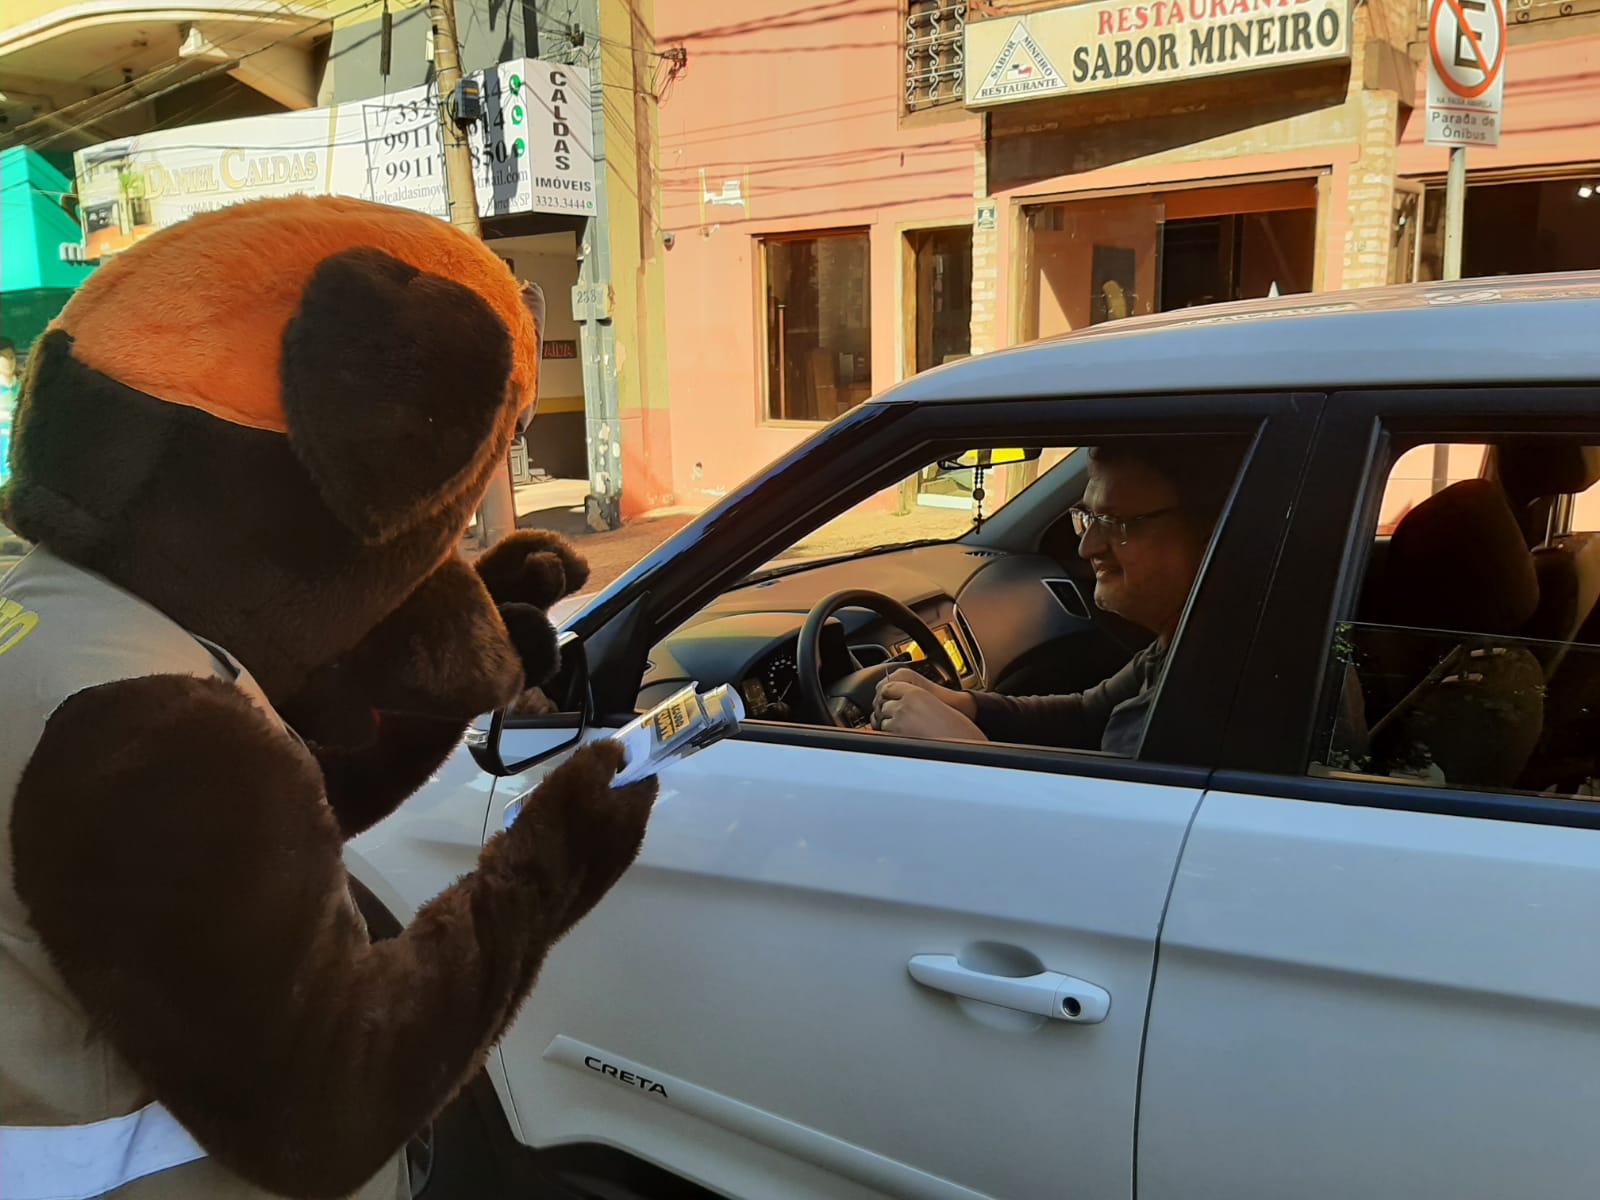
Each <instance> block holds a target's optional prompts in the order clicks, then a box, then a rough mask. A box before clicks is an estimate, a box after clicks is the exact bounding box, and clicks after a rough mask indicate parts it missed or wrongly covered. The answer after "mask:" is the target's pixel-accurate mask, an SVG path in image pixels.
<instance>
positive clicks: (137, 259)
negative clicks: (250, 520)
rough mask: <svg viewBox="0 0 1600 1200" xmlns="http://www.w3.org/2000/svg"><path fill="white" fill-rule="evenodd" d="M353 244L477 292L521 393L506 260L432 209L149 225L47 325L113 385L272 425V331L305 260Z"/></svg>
mask: <svg viewBox="0 0 1600 1200" xmlns="http://www.w3.org/2000/svg"><path fill="white" fill-rule="evenodd" d="M355 247H373V248H375V249H378V250H381V251H383V252H384V253H386V254H388V255H390V256H392V257H394V258H397V259H399V260H400V261H402V262H404V263H408V264H409V265H411V266H413V267H415V268H417V269H418V270H419V271H423V272H425V273H428V274H432V275H437V276H442V277H443V278H445V279H448V280H453V281H454V282H456V283H458V284H461V285H462V286H464V287H466V288H468V289H469V290H471V291H472V292H474V293H476V294H477V295H478V296H479V297H481V298H482V299H483V301H484V302H485V303H486V304H487V305H488V306H489V307H490V309H492V310H493V311H494V313H495V314H496V315H497V316H499V318H500V319H501V320H502V321H504V322H505V325H506V329H507V331H508V332H509V333H510V335H511V342H512V354H513V360H512V387H513V389H514V390H515V392H516V393H517V395H519V396H520V397H525V399H524V400H523V403H528V402H531V401H532V399H533V392H534V384H535V376H536V373H537V370H538V365H537V355H538V334H537V332H536V331H535V329H534V318H533V315H532V314H531V313H530V312H529V310H528V307H527V305H526V304H525V303H524V302H523V299H522V295H521V292H520V289H519V288H518V285H517V282H516V280H515V279H514V278H513V277H512V275H511V272H510V271H509V270H508V269H507V267H506V265H505V263H504V262H502V261H501V260H500V258H499V257H498V256H497V255H496V254H495V253H494V251H492V250H490V249H489V247H488V246H486V245H484V244H483V243H482V242H481V241H479V240H478V239H477V238H474V237H472V236H470V235H469V234H467V233H465V232H463V231H462V230H459V229H457V228H455V227H454V226H452V225H450V224H448V223H446V222H444V221H441V220H439V219H438V218H436V217H430V216H426V215H424V214H422V213H417V212H412V211H410V210H408V209H403V208H391V207H389V206H387V205H381V204H373V203H371V202H370V201H366V200H356V199H352V198H350V197H345V196H284V197H279V198H275V199H269V200H255V201H249V202H246V203H243V204H235V205H230V206H229V207H227V208H223V209H219V210H217V211H215V212H208V213H202V214H201V215H199V216H196V217H191V218H189V219H188V220H187V221H184V222H182V223H181V224H178V225H174V226H172V227H171V228H169V229H163V230H161V231H159V232H157V233H154V234H152V235H150V236H149V237H147V238H144V239H143V240H141V241H140V242H138V243H137V244H136V245H135V246H134V247H133V248H132V249H130V250H127V251H125V252H123V253H121V254H119V255H117V256H116V257H115V258H113V259H111V260H110V261H109V262H107V263H106V264H105V265H104V266H102V267H101V268H100V269H99V270H97V271H96V272H95V273H94V274H92V275H90V276H89V277H88V278H87V279H86V280H84V282H83V283H82V284H81V285H80V286H79V287H78V290H77V291H76V292H75V293H74V294H73V297H72V299H71V300H69V301H68V302H67V306H66V308H65V309H63V310H62V313H61V315H60V316H59V317H57V318H56V319H55V321H54V322H52V325H51V327H52V328H60V329H64V330H65V331H66V332H67V333H69V334H71V335H72V339H73V347H72V354H73V357H74V358H76V359H77V360H78V361H79V362H81V363H83V364H84V365H85V366H87V367H90V368H91V369H93V370H96V371H98V372H100V373H101V374H102V375H106V376H109V377H110V378H112V379H114V380H116V381H117V382H118V383H121V384H124V385H126V386H128V387H131V388H133V389H135V390H136V391H140V392H144V393H146V394H147V395H151V396H154V397H156V398H157V399H160V400H166V401H170V402H171V403H173V404H183V405H188V406H189V407H192V408H198V409H201V410H203V411H205V412H208V413H210V414H211V415H213V416H216V417H220V418H222V419H223V420H226V421H232V422H234V423H235V424H239V425H248V426H251V427H253V428H256V429H270V430H275V431H279V432H282V431H284V430H285V429H286V427H287V422H286V419H285V416H284V410H283V397H282V394H281V389H280V386H279V385H280V379H279V365H280V358H281V353H282V348H283V336H284V330H285V329H286V328H287V327H288V325H289V322H290V320H291V318H293V317H294V315H295V313H296V312H297V311H298V310H299V308H300V302H301V298H302V296H303V295H304V293H305V290H306V285H307V283H308V282H309V280H310V279H311V275H312V272H313V271H315V270H316V268H317V265H318V264H319V263H321V262H323V261H324V260H325V259H327V258H328V257H329V256H330V255H334V254H337V253H339V252H340V251H345V250H350V249H352V248H355ZM377 319H381V318H377Z"/></svg>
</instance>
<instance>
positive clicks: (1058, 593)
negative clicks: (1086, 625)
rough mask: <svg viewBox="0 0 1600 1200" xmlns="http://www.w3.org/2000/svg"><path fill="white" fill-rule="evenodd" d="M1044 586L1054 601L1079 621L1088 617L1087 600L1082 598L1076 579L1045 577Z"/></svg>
mask: <svg viewBox="0 0 1600 1200" xmlns="http://www.w3.org/2000/svg"><path fill="white" fill-rule="evenodd" d="M1044 586H1045V587H1046V588H1048V589H1049V591H1050V594H1051V595H1052V596H1054V597H1055V598H1056V603H1057V604H1059V605H1061V607H1062V608H1064V609H1066V610H1067V613H1068V615H1070V616H1073V617H1076V618H1077V619H1078V620H1080V621H1087V620H1088V619H1089V602H1088V601H1087V600H1085V599H1084V598H1083V593H1082V592H1081V591H1080V590H1079V589H1078V585H1077V583H1076V581H1074V580H1071V579H1046V580H1044Z"/></svg>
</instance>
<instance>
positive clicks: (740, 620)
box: [641, 435, 1249, 757]
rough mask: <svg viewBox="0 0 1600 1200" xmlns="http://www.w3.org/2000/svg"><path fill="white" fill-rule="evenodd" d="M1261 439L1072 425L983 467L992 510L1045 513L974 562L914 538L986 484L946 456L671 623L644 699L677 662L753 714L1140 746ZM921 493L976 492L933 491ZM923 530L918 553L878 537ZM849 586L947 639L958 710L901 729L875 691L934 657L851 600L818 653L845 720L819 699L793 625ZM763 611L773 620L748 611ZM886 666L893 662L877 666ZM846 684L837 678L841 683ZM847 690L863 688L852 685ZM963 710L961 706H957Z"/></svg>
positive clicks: (912, 733) (965, 736) (948, 733)
mask: <svg viewBox="0 0 1600 1200" xmlns="http://www.w3.org/2000/svg"><path fill="white" fill-rule="evenodd" d="M1248 444H1249V443H1248V439H1247V438H1245V437H1243V436H1227V437H1224V436H1215V435H1194V436H1183V435H1177V436H1162V437H1151V436H1144V437H1128V436H1124V437H1120V438H1107V439H1097V440H1095V441H1092V442H1087V443H1085V442H1084V441H1083V439H1074V445H1060V446H1055V447H1052V448H1049V449H1047V450H1045V451H1044V453H1043V454H1042V455H1041V456H1039V457H1037V458H1034V459H1032V460H1031V461H1028V462H1026V463H1015V464H1011V465H1009V466H1007V467H1004V468H1000V469H997V470H993V471H989V472H986V476H985V478H984V480H983V485H982V486H983V488H984V491H985V497H984V509H985V512H991V511H994V509H993V508H991V505H995V506H1003V505H1005V504H1008V503H1009V504H1017V503H1019V500H1018V497H1019V496H1021V495H1028V496H1032V497H1034V499H1032V500H1030V501H1028V504H1029V505H1030V506H1037V509H1038V511H1037V512H1034V511H1031V509H1029V510H1026V511H1027V516H1028V518H1029V522H1030V527H1031V528H1032V529H1033V530H1034V533H1033V534H1032V535H1030V536H1034V537H1037V539H1038V541H1037V543H1029V544H1026V545H1018V546H1014V547H1007V548H1000V547H987V546H986V547H983V548H981V549H979V550H978V551H977V555H976V556H975V557H976V558H977V560H978V561H974V557H973V556H949V555H944V554H938V555H933V554H929V553H928V550H929V548H928V547H923V546H920V545H918V544H917V543H920V542H921V541H923V540H924V539H928V538H934V539H941V540H942V539H946V538H954V537H958V536H959V535H960V534H961V533H963V532H965V530H967V529H968V528H970V526H971V523H972V519H973V516H974V510H975V506H976V500H975V497H973V496H972V491H973V490H975V487H976V480H975V479H973V478H965V479H964V478H961V475H962V472H963V471H966V470H968V469H967V468H963V469H962V471H957V470H951V469H949V468H948V467H947V466H946V467H941V466H939V465H938V464H937V463H930V464H929V465H928V467H927V468H925V469H923V470H921V471H919V472H917V473H916V474H914V475H912V476H911V477H909V478H908V479H907V480H906V481H903V482H902V484H900V485H897V486H896V487H893V488H890V489H887V490H880V491H879V492H878V493H877V494H876V495H875V496H874V497H873V498H872V499H871V500H870V501H868V502H866V503H861V504H857V505H855V506H854V507H853V508H851V509H850V510H849V511H848V512H846V513H845V514H844V515H843V516H841V517H836V518H834V519H832V520H829V521H827V522H824V523H819V525H818V526H817V527H816V528H815V529H813V530H811V531H808V532H806V533H803V534H801V535H800V536H798V537H796V539H795V540H794V542H793V544H792V545H790V546H788V547H786V548H784V549H783V550H781V551H779V552H778V553H776V554H775V555H774V556H773V557H772V559H771V560H770V563H771V564H772V565H775V566H776V567H778V568H781V571H780V578H778V579H776V580H773V579H771V577H770V576H768V578H767V579H763V580H762V583H763V585H764V586H761V587H753V586H749V585H748V584H743V585H740V586H737V587H734V588H733V589H731V590H730V591H728V592H726V593H724V594H723V595H722V596H721V597H720V598H719V599H718V600H717V601H716V602H715V603H714V604H712V605H711V606H710V608H709V610H708V611H706V612H705V613H703V614H701V615H700V616H697V617H694V618H691V619H690V620H689V621H688V622H686V623H685V625H684V626H682V627H680V629H679V630H678V631H676V632H675V633H673V634H671V635H669V636H668V637H667V638H665V639H663V641H662V643H661V644H660V645H658V646H657V647H656V648H655V649H654V651H653V652H652V654H651V656H650V657H651V661H652V663H653V664H654V667H653V673H652V674H647V676H646V679H645V687H644V689H643V690H642V692H641V703H643V702H644V700H645V699H647V698H654V696H655V690H653V689H660V688H662V687H666V686H668V685H669V680H668V678H667V677H666V675H665V673H664V672H665V671H666V669H667V668H666V667H665V666H664V664H671V665H672V667H673V668H675V669H676V670H677V671H679V672H682V671H693V672H694V674H695V678H697V679H698V681H699V682H700V683H701V684H702V686H704V685H706V684H708V683H709V682H711V681H712V680H713V676H714V675H715V676H716V678H715V681H716V682H723V683H728V684H730V685H732V686H734V687H735V688H736V689H737V690H738V691H739V693H740V695H741V696H742V697H743V699H744V700H745V703H746V707H747V710H748V712H749V715H750V717H751V719H755V720H765V721H776V722H781V723H790V724H801V725H823V726H830V725H833V724H835V720H836V719H837V721H838V723H839V724H842V725H843V726H844V727H845V728H853V729H859V730H861V731H862V732H869V731H871V732H876V733H880V734H884V733H887V734H891V735H892V734H900V735H903V736H905V737H908V738H916V739H918V740H920V741H923V742H927V741H948V742H969V743H970V742H983V741H988V742H998V743H1005V744H1010V745H1024V746H1030V747H1045V748H1049V749H1055V750H1065V751H1085V752H1092V753H1099V754H1110V755H1115V756H1119V757H1137V756H1139V754H1140V750H1141V746H1142V742H1143V735H1144V731H1145V728H1146V726H1147V724H1148V721H1149V718H1150V716H1151V714H1152V712H1153V711H1154V709H1155V706H1156V704H1157V703H1158V702H1159V693H1160V691H1161V684H1162V680H1163V678H1164V675H1165V669H1166V664H1167V662H1168V661H1169V658H1170V657H1171V656H1172V654H1174V653H1175V647H1176V643H1177V640H1178V629H1179V627H1180V625H1181V623H1182V621H1183V618H1184V614H1185V613H1186V611H1187V608H1188V604H1189V600H1190V598H1191V596H1192V594H1193V592H1194V588H1195V585H1196V583H1197V581H1198V577H1199V573H1200V571H1201V569H1202V566H1203V564H1204V563H1205V560H1206V557H1207V554H1208V552H1209V549H1210V546H1211V543H1212V540H1213V537H1214V535H1215V533H1216V531H1217V529H1218V528H1219V526H1220V521H1221V517H1222V513H1223V511H1224V509H1225V507H1226V505H1227V502H1228V498H1229V496H1230V495H1231V492H1232V490H1233V486H1234V483H1235V479H1236V477H1237V474H1238V471H1239V468H1240V467H1241V466H1242V464H1243V461H1244V457H1245V450H1246V448H1247V446H1248ZM995 454H996V455H997V456H999V455H1000V454H1001V452H1000V451H996V452H995ZM1069 457H1071V459H1072V461H1071V462H1070V463H1069V462H1067V461H1066V460H1067V459H1068V458H1069ZM946 461H947V462H948V460H946ZM997 477H998V479H999V481H1000V482H999V486H998V487H996V486H995V485H994V482H993V481H995V480H996V478H997ZM991 487H993V488H994V491H993V492H991V490H990V489H991ZM914 489H918V490H919V491H918V492H917V493H916V494H925V493H926V492H932V494H933V495H941V494H943V495H955V496H964V502H963V503H961V504H959V505H954V504H952V505H941V504H937V503H935V504H924V505H920V506H919V505H916V504H914V500H915V495H914V494H913V491H914ZM996 493H998V495H996ZM991 497H992V498H991ZM908 501H911V502H908ZM908 542H909V543H913V545H912V546H910V547H907V548H905V549H904V550H903V551H902V552H903V553H904V555H905V557H903V558H894V559H887V560H886V559H885V558H884V557H883V555H882V554H881V553H879V552H881V551H882V550H883V548H884V547H886V546H893V545H899V544H901V543H908ZM1009 555H1014V556H1015V561H1014V562H1012V563H1010V564H1007V565H1006V569H1001V570H989V569H987V567H985V566H981V565H980V562H981V563H983V564H995V565H998V564H996V560H1003V559H1005V558H1007V557H1008V556H1009ZM822 560H826V561H822ZM857 560H859V561H857ZM812 572H816V573H817V574H816V575H815V576H813V575H812V574H811V573H812ZM850 587H860V588H867V589H873V590H876V589H878V588H888V589H891V590H893V591H894V593H895V594H892V595H889V599H890V600H892V601H896V602H898V603H900V604H904V605H906V606H908V607H910V608H911V609H912V613H913V615H914V616H916V617H918V618H919V619H920V620H922V621H923V622H924V623H925V624H926V625H927V626H928V628H929V629H930V630H931V631H932V633H933V636H934V637H935V638H936V639H938V640H939V641H940V643H941V644H943V645H944V646H945V647H946V649H947V650H950V651H951V659H952V661H953V663H954V665H955V666H956V668H957V671H958V673H959V674H960V676H961V679H960V683H961V687H960V688H959V689H947V692H946V693H945V695H944V698H942V699H940V700H939V704H940V705H942V706H943V707H940V708H936V709H932V710H927V709H925V710H924V713H923V715H924V716H928V715H929V714H930V713H931V714H932V715H933V716H935V717H937V718H938V719H935V720H931V721H929V722H926V723H917V722H913V723H911V724H903V723H902V724H899V725H897V724H896V722H897V721H899V720H900V718H899V717H896V716H894V715H892V714H889V713H888V712H886V711H884V710H882V709H880V708H879V707H877V703H876V701H875V696H877V693H876V691H875V689H876V687H877V684H878V683H879V682H881V680H882V675H886V674H888V673H890V672H892V671H895V670H899V669H902V668H904V669H908V670H912V671H914V672H916V673H917V674H919V675H921V676H923V677H924V678H927V677H929V675H930V672H931V671H932V666H931V664H929V663H927V661H926V658H925V656H924V655H923V654H921V653H920V650H919V648H918V647H917V646H915V645H914V644H913V643H912V639H909V638H907V637H906V636H905V633H906V631H905V630H901V629H897V628H895V627H894V626H893V625H892V623H891V622H890V621H888V620H887V619H872V618H870V617H869V614H868V613H867V612H866V610H865V608H863V607H860V606H854V605H853V606H852V612H851V615H850V616H849V619H848V620H847V621H846V622H844V623H843V625H844V626H847V628H844V629H842V630H839V631H835V632H834V633H832V634H831V635H830V636H832V637H833V638H834V641H835V643H836V644H832V645H829V644H827V643H826V642H825V644H824V645H823V646H822V647H821V648H820V651H819V653H820V665H819V670H820V671H821V673H822V675H823V676H825V677H824V678H822V680H821V682H822V685H823V689H824V691H825V692H827V695H828V697H830V698H831V699H830V700H829V703H833V702H834V701H837V702H838V703H836V704H834V712H833V716H832V717H830V716H828V715H825V714H824V713H823V712H822V711H821V710H820V709H819V708H818V704H817V699H818V698H817V696H816V695H815V693H814V692H813V693H812V695H811V696H810V697H809V698H808V697H807V688H806V687H805V686H803V681H799V680H798V677H797V666H798V662H797V660H799V659H803V658H804V657H805V655H803V654H797V650H796V640H795V638H794V636H793V635H785V634H783V633H782V629H783V626H784V623H785V622H787V623H789V624H792V626H793V628H794V630H795V631H796V632H798V630H799V626H800V622H801V619H802V617H803V614H804V613H805V610H806V608H807V606H809V605H812V604H814V603H815V602H816V601H817V600H819V599H820V598H821V597H824V596H827V595H829V594H832V593H835V592H837V591H840V590H843V589H846V588H850ZM755 614H762V615H763V619H762V620H761V621H758V622H757V621H751V619H750V618H751V617H752V616H753V615H755ZM773 618H776V619H773ZM748 630H757V631H759V632H758V633H757V634H755V635H753V636H754V637H755V639H756V640H760V639H766V638H775V639H776V640H774V641H773V642H772V643H771V645H770V646H769V645H768V643H767V642H765V641H762V642H761V644H760V645H759V646H751V645H749V641H748V639H749V637H750V636H751V635H748V634H747V633H746V632H745V631H748ZM775 631H776V632H775ZM741 639H745V640H744V641H743V642H742V641H741ZM741 645H743V646H744V647H745V649H739V647H740V646H741ZM708 647H715V648H716V649H717V652H718V653H725V654H727V655H729V656H730V657H729V663H728V664H726V665H725V669H726V670H727V671H729V672H737V677H735V676H734V675H732V674H728V675H717V674H716V672H717V670H718V668H719V664H717V663H713V662H711V661H710V658H709V657H708V656H707V648H708ZM735 660H737V661H735ZM874 669H878V670H881V672H882V675H879V676H878V677H877V678H874V679H872V680H866V679H864V676H865V675H866V674H870V673H871V672H872V671H873V670H874ZM672 678H673V679H674V680H676V679H677V678H678V676H677V675H673V676H672ZM945 682H946V684H947V685H948V683H949V682H950V681H949V680H946V681H945ZM835 685H837V687H838V688H839V689H841V690H838V691H830V690H829V689H830V688H833V687H835ZM843 689H853V690H851V694H850V695H849V696H848V697H846V696H845V695H844V690H843ZM928 690H931V689H928ZM952 696H954V697H959V700H953V699H951V697H952ZM846 699H848V700H849V704H848V705H847V704H845V703H844V701H845V700H846ZM813 710H815V711H813ZM951 711H954V712H955V714H956V715H957V716H958V717H960V718H961V719H960V720H948V719H946V718H949V716H950V712H951Z"/></svg>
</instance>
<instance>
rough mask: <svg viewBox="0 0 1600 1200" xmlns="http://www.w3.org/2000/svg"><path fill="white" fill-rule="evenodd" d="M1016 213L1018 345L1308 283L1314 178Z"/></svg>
mask: <svg viewBox="0 0 1600 1200" xmlns="http://www.w3.org/2000/svg"><path fill="white" fill-rule="evenodd" d="M1027 215H1028V245H1027V256H1028V260H1027V274H1026V278H1027V284H1026V289H1027V290H1026V291H1025V293H1024V311H1023V314H1022V315H1023V320H1022V327H1023V328H1022V332H1023V334H1024V335H1025V336H1026V337H1028V338H1038V337H1049V336H1051V335H1052V334H1056V333H1064V332H1066V331H1068V330H1072V329H1081V328H1083V327H1084V326H1086V325H1096V324H1100V323H1101V322H1103V321H1113V320H1118V319H1120V318H1122V317H1129V316H1138V315H1141V314H1144V313H1152V312H1171V311H1173V310H1175V309H1182V308H1189V307H1192V306H1194V305H1197V304H1212V303H1217V302H1220V301H1226V300H1244V299H1251V298H1255V297H1261V296H1274V295H1289V294H1291V293H1296V292H1309V291H1311V290H1312V289H1313V287H1314V286H1315V280H1316V263H1317V245H1316V231H1317V185H1316V180H1315V179H1314V178H1304V179H1290V180H1278V181H1273V182H1270V183H1255V184H1236V185H1231V186H1221V187H1208V188H1192V189H1188V190H1185V191H1178V192H1165V193H1157V194H1155V195H1140V196H1117V197H1110V198H1101V199H1093V200H1069V201H1062V202H1060V203H1055V204H1044V205H1039V206H1038V207H1036V208H1032V209H1029V210H1028V214H1027Z"/></svg>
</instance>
